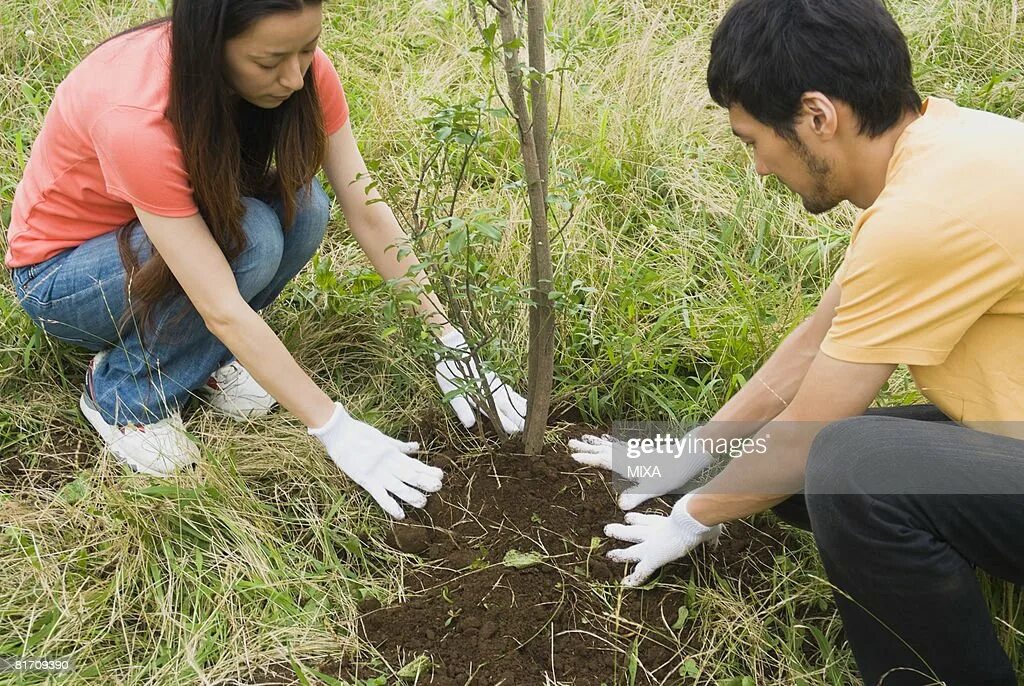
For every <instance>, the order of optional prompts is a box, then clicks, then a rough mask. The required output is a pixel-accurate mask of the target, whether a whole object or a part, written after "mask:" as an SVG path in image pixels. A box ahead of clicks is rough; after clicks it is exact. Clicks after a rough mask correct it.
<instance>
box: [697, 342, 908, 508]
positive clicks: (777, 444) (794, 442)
mask: <svg viewBox="0 0 1024 686" xmlns="http://www.w3.org/2000/svg"><path fill="white" fill-rule="evenodd" d="M895 368H896V365H895V364H889V363H885V364H858V363H853V362H842V361H840V360H836V359H833V358H831V357H829V356H827V355H825V354H824V353H818V355H817V356H816V357H815V359H814V362H813V363H812V364H811V366H810V369H809V370H808V371H807V375H806V376H805V377H804V380H803V383H802V384H800V388H799V390H798V391H797V393H796V396H795V397H794V398H793V401H792V403H790V405H789V407H787V408H786V409H785V410H784V411H783V412H781V413H780V414H779V415H778V416H777V417H776V418H775V419H774V420H772V421H771V422H769V423H768V424H767V425H766V426H765V427H764V428H763V429H762V430H761V431H760V432H758V433H757V435H756V436H754V437H753V441H754V446H755V447H754V448H752V449H751V450H748V451H746V452H745V453H744V454H743V455H741V456H740V457H737V458H735V459H734V460H732V461H731V462H730V463H729V464H728V465H727V466H726V468H725V469H724V470H722V472H721V473H720V474H718V476H716V477H715V478H714V479H712V480H711V481H709V482H708V483H707V484H705V485H704V486H702V487H701V488H699V489H697V491H695V495H694V496H693V497H692V498H691V499H690V501H689V507H688V512H689V514H690V515H691V516H692V517H693V518H694V519H696V520H697V521H698V522H701V523H702V524H705V525H707V526H712V525H714V524H720V523H722V522H727V521H731V520H734V519H739V518H741V517H745V516H747V515H751V514H754V513H756V512H761V511H763V510H767V509H768V508H770V507H772V506H774V505H777V504H778V503H780V502H782V501H783V500H785V499H786V498H787V497H789V496H790V495H792V494H794V493H798V492H800V491H801V490H802V489H803V485H804V471H805V467H806V465H807V455H808V452H809V451H810V447H811V443H812V442H813V440H814V437H815V436H816V435H817V433H818V431H819V430H820V429H822V428H823V427H824V426H825V425H826V424H828V423H830V422H833V421H836V420H839V419H844V418H846V417H854V416H857V415H860V414H863V413H864V410H866V409H867V408H868V407H869V406H870V405H871V403H872V402H873V401H874V399H875V397H876V396H877V395H878V391H879V390H880V389H881V388H882V385H883V384H884V383H885V382H886V380H887V379H888V378H889V377H890V376H891V375H892V372H893V370H894V369H895ZM762 445H763V446H764V451H763V452H758V451H759V450H760V446H762Z"/></svg>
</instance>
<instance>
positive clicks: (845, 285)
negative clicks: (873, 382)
mask: <svg viewBox="0 0 1024 686" xmlns="http://www.w3.org/2000/svg"><path fill="white" fill-rule="evenodd" d="M1021 160H1024V123H1022V122H1019V121H1014V120H1012V119H1008V118H1005V117H1000V116H997V115H995V114H990V113H988V112H979V111H976V110H971V109H966V108H962V107H957V105H956V104H954V103H952V102H949V101H948V100H941V99H937V98H930V99H929V100H928V101H927V102H926V103H925V109H924V111H923V116H921V117H920V118H919V119H917V120H915V121H914V122H913V123H911V124H910V126H908V127H907V129H906V130H905V131H904V132H903V134H902V135H901V136H900V138H899V140H898V141H897V142H896V147H895V150H894V151H893V156H892V159H891V160H890V162H889V168H888V172H887V175H886V182H885V188H884V190H883V191H882V193H881V195H879V197H878V199H877V200H876V201H875V203H874V204H873V205H872V206H871V207H869V208H868V209H866V210H865V211H864V212H863V213H862V214H861V216H860V217H859V218H858V220H857V222H856V224H855V225H854V228H853V236H852V238H851V241H850V248H849V250H848V251H847V254H846V259H845V260H844V261H843V264H842V265H841V266H840V268H839V283H840V285H841V288H842V293H841V295H840V302H839V307H838V309H837V310H836V316H835V318H834V319H833V321H832V328H831V330H830V331H829V332H828V334H827V336H826V337H825V340H824V341H823V342H822V345H821V350H822V352H824V353H825V354H826V355H828V356H829V357H833V358H836V359H839V360H845V361H847V362H863V363H904V364H906V365H907V366H908V367H909V369H910V372H911V375H912V376H913V377H914V381H915V383H916V384H917V387H918V388H919V390H920V391H921V393H922V394H923V395H924V396H925V397H926V398H928V400H930V401H931V402H932V403H934V404H935V405H936V406H938V408H939V409H941V410H942V411H943V412H944V413H945V414H946V415H947V416H949V417H950V418H951V419H954V420H955V421H958V422H961V423H963V424H966V425H979V426H978V427H977V428H982V427H981V426H980V425H982V424H985V428H984V429H983V430H986V431H990V432H991V433H1000V434H1005V435H1014V436H1018V435H1020V434H1021V433H1022V429H1024V345H1022V343H1024V205H1021V200H1020V196H1021V193H1022V192H1024V164H1022V163H1021ZM989 422H992V423H993V424H991V425H988V424H987V423H989ZM996 422H999V424H995V423H996Z"/></svg>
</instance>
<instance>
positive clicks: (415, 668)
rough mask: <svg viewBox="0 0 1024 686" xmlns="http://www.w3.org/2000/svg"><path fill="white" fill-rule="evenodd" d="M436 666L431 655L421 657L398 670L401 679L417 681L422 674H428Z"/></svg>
mask: <svg viewBox="0 0 1024 686" xmlns="http://www.w3.org/2000/svg"><path fill="white" fill-rule="evenodd" d="M433 665H434V663H433V662H432V661H431V660H430V656H429V655H419V656H417V657H416V659H414V660H413V661H412V662H409V663H407V664H405V665H403V667H402V668H401V669H400V670H398V676H399V678H401V679H416V678H417V677H419V675H420V674H423V673H424V672H427V671H429V670H430V668H431V667H432V666H433Z"/></svg>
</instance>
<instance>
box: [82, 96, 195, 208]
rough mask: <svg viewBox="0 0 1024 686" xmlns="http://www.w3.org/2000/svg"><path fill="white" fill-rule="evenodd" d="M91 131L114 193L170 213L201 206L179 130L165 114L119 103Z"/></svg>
mask: <svg viewBox="0 0 1024 686" xmlns="http://www.w3.org/2000/svg"><path fill="white" fill-rule="evenodd" d="M91 135H92V141H93V145H94V146H95V150H96V157H97V159H98V160H99V165H100V170H101V171H102V172H103V180H104V183H105V184H106V188H107V192H108V193H110V194H111V195H113V196H115V197H117V198H121V199H122V200H124V201H125V202H129V203H131V204H132V205H135V206H137V207H141V208H142V209H144V210H146V211H147V212H152V213H153V214H156V215H160V216H164V217H189V216H192V215H193V214H196V213H197V212H198V211H199V208H198V207H197V206H196V204H195V198H194V197H193V195H192V185H191V183H190V182H189V176H188V172H187V171H186V169H185V160H184V156H183V155H182V152H181V147H180V146H179V145H178V137H177V134H175V132H174V127H173V126H172V125H171V123H170V122H169V121H167V119H166V117H164V116H163V114H161V113H159V112H154V111H152V110H146V109H141V108H133V107H115V108H112V109H111V110H109V111H107V112H105V113H103V114H102V115H101V116H99V117H98V118H97V120H96V123H95V124H94V125H93V128H92V131H91Z"/></svg>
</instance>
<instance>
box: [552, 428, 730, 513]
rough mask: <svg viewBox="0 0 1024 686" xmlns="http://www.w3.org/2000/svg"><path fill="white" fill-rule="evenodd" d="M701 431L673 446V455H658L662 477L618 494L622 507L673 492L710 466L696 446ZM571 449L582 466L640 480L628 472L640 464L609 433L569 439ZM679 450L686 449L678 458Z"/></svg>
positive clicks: (630, 507) (709, 462)
mask: <svg viewBox="0 0 1024 686" xmlns="http://www.w3.org/2000/svg"><path fill="white" fill-rule="evenodd" d="M700 428H701V427H699V426H698V427H696V428H694V429H692V430H691V431H690V432H689V433H687V434H686V435H685V436H683V438H682V439H680V440H679V441H678V442H677V443H673V444H672V446H671V453H667V452H666V453H661V454H658V455H657V456H656V457H657V458H658V459H657V463H658V464H659V465H661V466H662V469H661V470H660V475H659V476H657V477H642V478H640V479H639V482H638V483H637V484H636V485H635V486H630V487H629V488H627V489H626V490H624V491H623V492H622V493H621V494H620V495H619V508H620V509H622V510H632V509H633V508H634V507H636V506H637V505H640V504H641V503H643V502H646V501H648V500H650V499H651V498H657V497H659V496H663V495H665V494H666V493H672V492H673V491H675V490H677V489H679V488H682V487H683V486H685V485H686V484H687V483H688V482H689V481H690V480H691V479H692V478H693V477H695V476H697V475H698V474H700V473H701V472H702V471H704V470H705V469H707V468H708V465H710V464H711V456H710V455H708V454H707V453H706V452H704V451H703V450H701V449H700V448H699V447H698V444H697V443H696V439H697V437H698V431H699V430H700ZM569 448H570V449H571V450H573V453H572V459H574V460H576V461H577V462H579V463H580V464H585V465H588V466H591V467H599V468H601V469H607V470H609V471H612V472H615V473H616V474H618V475H619V476H621V477H622V478H624V479H632V480H634V481H636V480H637V479H636V477H633V476H631V475H630V474H629V472H628V469H629V467H630V466H632V465H635V464H637V462H638V461H637V460H632V459H630V458H629V457H628V449H627V448H628V446H627V445H626V443H624V442H623V441H620V440H617V439H615V438H613V437H611V436H609V435H608V434H604V435H603V436H592V435H584V436H581V437H580V440H576V439H575V438H573V439H570V440H569ZM678 448H685V450H683V451H682V452H681V453H680V454H679V456H678V457H676V451H677V450H678ZM650 462H651V460H650V459H648V460H646V461H641V463H650Z"/></svg>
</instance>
